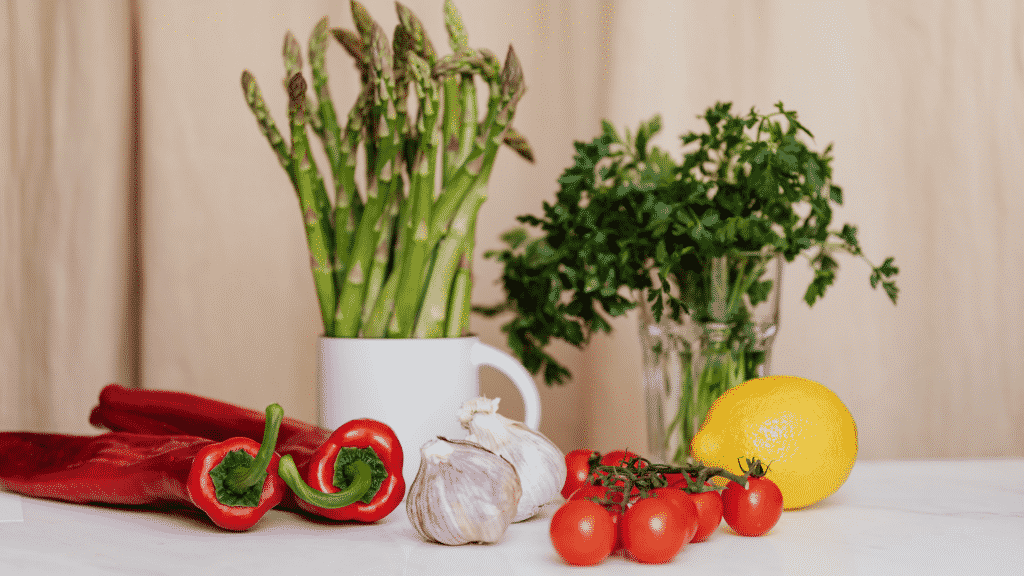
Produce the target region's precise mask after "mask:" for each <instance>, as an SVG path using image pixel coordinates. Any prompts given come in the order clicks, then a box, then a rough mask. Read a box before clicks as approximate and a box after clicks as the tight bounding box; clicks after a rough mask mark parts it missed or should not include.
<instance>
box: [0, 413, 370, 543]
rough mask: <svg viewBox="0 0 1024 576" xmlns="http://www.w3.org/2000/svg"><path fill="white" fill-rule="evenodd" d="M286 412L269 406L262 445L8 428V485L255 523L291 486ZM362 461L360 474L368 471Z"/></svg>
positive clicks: (221, 522) (0, 454)
mask: <svg viewBox="0 0 1024 576" xmlns="http://www.w3.org/2000/svg"><path fill="white" fill-rule="evenodd" d="M282 416H283V411H282V410H281V407H280V406H278V405H276V404H273V405H271V406H270V407H268V408H267V417H266V427H265V430H264V434H263V439H262V440H263V442H262V444H259V443H257V442H255V441H253V440H252V439H249V438H242V437H236V438H230V439H227V440H225V441H223V442H215V441H213V440H210V439H207V438H198V437H195V436H182V435H153V434H134V433H128V432H109V433H107V434H101V435H99V436H74V435H66V434H41V433H33V432H3V433H0V488H3V489H6V490H10V491H13V492H17V493H20V494H25V495H27V496H36V497H40V498H50V499H54V500H62V501H65V502H77V503H90V502H98V503H106V504H122V505H143V506H157V507H164V506H167V505H173V504H186V505H192V506H194V507H196V508H198V509H200V510H202V511H203V512H204V513H206V515H207V516H208V517H209V518H210V520H211V521H213V523H214V524H216V525H217V526H220V527H221V528H225V529H227V530H247V529H249V528H250V527H252V526H253V525H254V524H256V522H258V521H259V520H260V518H262V517H263V515H264V514H266V512H267V511H268V510H270V509H271V508H273V507H274V506H276V505H277V504H278V503H279V502H280V501H281V498H282V496H283V495H284V493H285V491H286V490H285V485H284V482H283V481H282V480H281V478H280V476H278V474H277V472H276V471H277V467H278V462H279V456H278V455H277V454H275V453H274V447H275V443H276V441H277V433H278V428H279V426H280V423H281V418H282ZM354 468H355V467H354ZM354 468H353V469H352V470H350V473H353V475H358V474H357V472H361V473H362V474H363V475H368V472H369V471H368V470H367V469H365V468H361V469H360V470H355V469H354ZM353 484H356V482H353Z"/></svg>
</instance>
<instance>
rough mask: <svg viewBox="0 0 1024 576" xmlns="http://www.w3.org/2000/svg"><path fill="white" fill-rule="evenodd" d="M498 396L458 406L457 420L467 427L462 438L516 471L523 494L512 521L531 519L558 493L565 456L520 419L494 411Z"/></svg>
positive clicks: (563, 479)
mask: <svg viewBox="0 0 1024 576" xmlns="http://www.w3.org/2000/svg"><path fill="white" fill-rule="evenodd" d="M500 401H501V398H495V399H493V400H489V399H487V398H474V399H472V400H468V401H467V402H466V403H465V404H463V405H462V409H461V410H460V411H459V420H460V421H461V422H462V426H463V427H464V428H466V429H467V430H469V436H467V437H466V440H469V441H470V442H476V443H477V444H480V445H481V446H483V447H485V448H488V449H490V450H493V451H494V452H495V453H496V454H499V455H501V456H504V457H505V458H506V459H507V460H508V461H509V462H511V463H512V465H513V466H515V467H516V472H518V473H519V481H520V482H521V483H522V485H523V497H522V498H521V499H520V500H519V507H518V509H517V510H516V515H515V518H513V519H512V521H513V522H521V521H523V520H526V519H527V518H531V517H533V516H535V515H536V514H537V512H539V511H540V509H541V507H542V506H544V505H545V504H547V503H548V502H550V501H551V500H552V499H554V498H555V497H556V496H558V495H559V494H560V493H561V490H562V486H563V485H565V474H566V467H565V455H564V454H562V451H561V450H559V449H558V447H557V446H555V445H554V443H552V442H551V440H548V439H547V437H546V436H544V435H543V434H541V433H540V432H538V431H536V430H531V429H530V428H529V427H528V426H526V425H525V424H523V423H522V422H516V421H514V420H510V419H508V418H506V417H504V416H502V415H501V414H498V402H500Z"/></svg>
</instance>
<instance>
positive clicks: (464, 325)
mask: <svg viewBox="0 0 1024 576" xmlns="http://www.w3.org/2000/svg"><path fill="white" fill-rule="evenodd" d="M475 237H476V219H474V220H473V222H472V223H471V228H470V231H469V234H468V235H467V236H466V240H465V241H464V242H463V243H462V255H461V256H460V257H459V267H458V269H456V271H455V280H454V281H453V284H452V295H451V301H450V302H449V304H448V319H447V321H446V322H445V330H444V335H445V338H458V337H460V336H465V335H467V334H469V313H470V311H471V310H472V296H473V295H472V291H473V277H472V273H473V247H474V246H475V244H476V242H475V241H474V238H475Z"/></svg>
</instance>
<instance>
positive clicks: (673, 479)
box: [665, 472, 690, 488]
mask: <svg viewBox="0 0 1024 576" xmlns="http://www.w3.org/2000/svg"><path fill="white" fill-rule="evenodd" d="M689 476H690V475H689V474H687V473H686V472H672V473H669V474H665V482H667V483H668V486H669V487H672V488H675V487H680V488H686V479H687V478H688V477H689Z"/></svg>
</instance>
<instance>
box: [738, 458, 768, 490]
mask: <svg viewBox="0 0 1024 576" xmlns="http://www.w3.org/2000/svg"><path fill="white" fill-rule="evenodd" d="M744 459H745V460H746V461H747V466H746V468H744V467H743V460H744ZM736 464H738V465H739V467H740V471H741V472H743V474H745V475H746V476H747V477H748V478H763V477H764V476H765V475H766V474H768V469H769V468H771V467H772V464H771V462H769V463H768V464H767V465H764V464H763V463H762V462H761V460H760V459H758V458H737V459H736ZM737 484H739V482H737Z"/></svg>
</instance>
